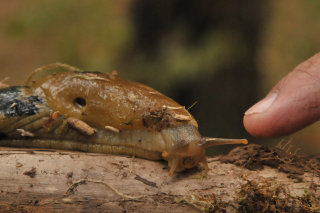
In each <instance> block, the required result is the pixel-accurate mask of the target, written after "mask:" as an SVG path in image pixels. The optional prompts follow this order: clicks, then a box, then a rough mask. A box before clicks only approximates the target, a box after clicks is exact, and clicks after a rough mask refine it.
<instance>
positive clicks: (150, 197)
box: [0, 147, 320, 212]
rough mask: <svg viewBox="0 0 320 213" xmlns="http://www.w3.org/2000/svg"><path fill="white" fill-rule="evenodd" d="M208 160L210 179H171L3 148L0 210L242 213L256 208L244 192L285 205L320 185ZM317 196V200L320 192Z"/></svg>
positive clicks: (140, 162) (96, 157)
mask: <svg viewBox="0 0 320 213" xmlns="http://www.w3.org/2000/svg"><path fill="white" fill-rule="evenodd" d="M208 162H209V168H210V170H209V171H208V172H207V173H205V172H204V171H201V170H200V169H192V170H188V171H186V172H183V173H175V174H174V175H173V177H169V176H168V168H167V163H166V162H161V161H150V160H144V159H139V158H133V157H127V156H114V155H103V154H93V153H82V152H69V151H59V150H39V149H38V150H37V149H17V148H4V147H0V168H1V173H0V190H1V192H0V212H4V211H5V212H10V211H12V212H16V211H22V212H199V211H208V212H210V211H212V212H215V211H217V212H220V211H221V212H225V211H226V212H238V211H245V210H246V208H247V209H248V208H250V206H247V207H246V208H245V207H244V206H245V205H252V204H250V202H249V201H248V202H245V203H243V202H244V200H245V199H247V198H248V197H247V195H246V194H250V193H257V190H260V189H261V187H260V186H263V187H267V186H269V187H270V188H272V187H273V188H272V189H274V188H275V186H276V187H278V186H281V187H283V188H285V191H286V192H285V193H284V192H282V195H281V193H280V196H279V197H280V198H279V199H283V196H286V195H290V196H291V198H290V199H294V200H300V201H301V200H302V201H306V202H307V201H308V199H309V198H310V199H309V200H310V202H311V197H310V191H307V192H308V193H307V192H306V190H311V188H312V187H313V189H314V187H319V184H320V180H319V177H318V176H316V175H315V174H313V173H304V174H303V175H302V178H303V180H301V181H299V182H297V181H296V180H294V179H289V178H288V177H287V174H285V173H283V172H279V171H278V170H277V169H274V168H270V167H267V166H265V167H264V169H262V170H259V171H251V170H247V169H245V168H242V167H238V166H235V165H233V164H226V163H222V162H221V161H220V160H219V158H218V157H216V158H209V159H208ZM266 183H267V184H266ZM248 184H249V185H248ZM244 186H245V187H244ZM249 186H250V187H251V188H250V187H249ZM259 187H260V188H259ZM244 190H245V191H246V190H247V192H245V193H244V194H243V191H244ZM250 190H252V191H250ZM272 193H273V194H274V192H272ZM312 193H313V194H312V196H313V197H312V199H314V198H319V190H318V191H317V190H316V188H315V190H314V191H312ZM281 196H282V197H281ZM307 196H309V197H307ZM307 198H308V199H307ZM285 199H286V198H285ZM303 199H305V200H303ZM290 205H291V204H290ZM299 205H300V207H298V205H297V207H296V208H301V203H299ZM311 205H313V206H312V208H313V209H316V208H317V207H315V206H314V205H315V203H312V204H311ZM270 208H272V206H271V207H270ZM297 210H299V209H297Z"/></svg>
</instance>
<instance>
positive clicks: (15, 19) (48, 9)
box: [0, 0, 131, 82]
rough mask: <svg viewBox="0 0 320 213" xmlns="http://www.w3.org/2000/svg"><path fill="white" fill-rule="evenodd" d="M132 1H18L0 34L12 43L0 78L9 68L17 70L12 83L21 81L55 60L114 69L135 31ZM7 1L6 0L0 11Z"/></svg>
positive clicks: (94, 68) (92, 67) (80, 65)
mask: <svg viewBox="0 0 320 213" xmlns="http://www.w3.org/2000/svg"><path fill="white" fill-rule="evenodd" d="M129 2H130V1H121V2H120V1H119V2H117V3H114V2H111V1H100V0H92V1H75V0H71V1H62V0H57V1H48V0H45V1H42V0H41V1H40V0H34V1H32V2H23V1H21V2H19V5H18V2H17V5H15V7H14V8H13V9H12V11H11V13H9V14H8V15H7V17H6V18H5V19H2V20H1V26H2V28H1V34H0V39H1V40H3V41H5V42H6V43H7V45H6V47H4V46H2V48H1V50H0V52H1V55H2V56H4V57H2V60H3V61H4V63H5V64H7V65H8V66H4V67H3V66H2V68H3V69H2V70H3V71H2V73H1V77H3V76H4V73H3V72H4V71H7V72H11V71H13V70H14V71H17V73H19V75H17V76H16V77H17V78H19V79H15V78H16V77H14V78H13V79H12V82H20V81H21V80H22V79H20V77H21V78H22V77H23V78H24V77H25V75H26V74H27V73H28V72H30V71H31V70H33V69H34V68H36V67H37V66H41V65H45V64H47V63H52V62H56V61H61V62H64V63H68V64H72V65H75V66H78V67H81V68H84V69H90V70H103V71H111V70H112V69H114V66H115V61H116V60H117V59H118V58H119V57H120V55H121V51H123V50H124V49H125V47H126V46H127V44H128V41H129V38H130V35H131V33H130V31H131V25H130V20H129V19H128V7H129ZM8 4H10V3H7V1H3V2H2V9H1V10H5V7H6V5H8ZM30 60H31V61H32V62H30ZM18 64H20V65H18ZM21 65H25V66H21ZM6 68H7V69H8V68H9V69H10V70H5V69H6ZM21 73H23V74H22V75H21Z"/></svg>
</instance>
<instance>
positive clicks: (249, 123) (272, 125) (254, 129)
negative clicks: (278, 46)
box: [243, 53, 320, 137]
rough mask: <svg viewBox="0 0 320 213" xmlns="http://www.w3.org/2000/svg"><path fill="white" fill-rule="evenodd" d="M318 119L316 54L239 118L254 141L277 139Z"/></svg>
mask: <svg viewBox="0 0 320 213" xmlns="http://www.w3.org/2000/svg"><path fill="white" fill-rule="evenodd" d="M319 118H320V53H318V54H316V55H314V56H312V57H311V58H309V59H308V60H306V61H304V62H303V63H301V64H300V65H298V66H297V67H296V68H294V70H293V71H292V72H291V73H289V74H288V75H287V76H285V77H284V78H283V79H282V80H281V81H280V82H279V83H278V84H277V85H276V86H275V87H274V88H273V89H272V90H271V91H270V92H269V93H268V95H267V96H266V97H265V98H264V99H263V100H261V101H259V102H258V103H257V104H255V105H254V106H252V107H251V108H250V109H248V110H247V111H246V112H245V114H244V118H243V124H244V126H245V128H246V130H247V131H248V132H249V133H250V134H251V135H253V136H256V137H277V136H282V135H287V134H290V133H293V132H295V131H298V130H299V129H302V128H304V127H305V126H307V125H309V124H311V123H313V122H315V121H317V120H319Z"/></svg>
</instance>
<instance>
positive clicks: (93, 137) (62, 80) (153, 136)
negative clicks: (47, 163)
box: [0, 64, 247, 175]
mask: <svg viewBox="0 0 320 213" xmlns="http://www.w3.org/2000/svg"><path fill="white" fill-rule="evenodd" d="M241 143H242V144H246V143H247V140H245V139H221V138H205V137H201V135H200V133H199V131H198V124H197V122H196V120H195V119H194V118H193V117H192V115H191V114H190V113H189V112H188V110H186V109H185V108H184V107H183V106H181V105H179V104H178V103H176V102H175V101H173V100H172V99H170V98H168V97H166V96H164V95H163V94H161V93H159V92H158V91H156V90H154V89H152V88H150V87H148V86H145V85H143V84H140V83H136V82H131V81H127V80H124V79H121V78H119V77H118V76H117V73H112V74H105V73H100V72H87V71H81V70H79V69H77V68H74V67H71V66H68V65H64V64H52V65H48V66H45V67H42V68H40V69H37V70H36V71H34V72H33V73H32V74H31V75H30V77H29V78H28V79H27V82H26V84H25V85H24V86H12V87H5V88H2V89H0V145H3V146H16V147H36V148H54V149H68V150H81V151H86V152H98V153H109V154H123V155H134V156H138V157H141V158H146V159H150V160H160V159H164V160H167V161H168V164H169V167H170V172H169V174H170V175H172V174H173V172H174V171H182V170H184V169H188V168H192V167H194V166H196V165H198V164H199V163H200V164H202V165H203V166H204V168H206V169H207V168H208V166H207V161H206V155H205V149H206V148H207V147H209V146H214V145H222V144H241Z"/></svg>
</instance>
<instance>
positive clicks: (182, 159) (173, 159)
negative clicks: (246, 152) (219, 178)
mask: <svg viewBox="0 0 320 213" xmlns="http://www.w3.org/2000/svg"><path fill="white" fill-rule="evenodd" d="M247 143H248V141H247V140H246V139H226V138H208V137H202V138H201V140H200V141H191V142H189V143H187V144H180V145H179V147H176V148H174V149H172V150H171V151H170V152H163V153H162V157H163V158H164V159H166V160H167V161H168V164H169V167H170V171H169V175H170V176H172V175H173V173H174V172H175V171H177V172H180V171H183V170H185V169H190V168H193V167H195V166H197V165H198V164H201V165H202V166H203V168H204V169H205V170H206V171H207V170H208V169H209V167H208V163H207V159H206V151H205V149H206V148H208V147H211V146H219V145H227V144H247Z"/></svg>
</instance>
